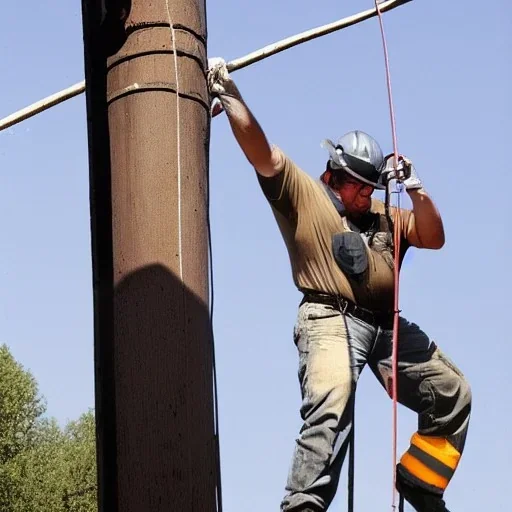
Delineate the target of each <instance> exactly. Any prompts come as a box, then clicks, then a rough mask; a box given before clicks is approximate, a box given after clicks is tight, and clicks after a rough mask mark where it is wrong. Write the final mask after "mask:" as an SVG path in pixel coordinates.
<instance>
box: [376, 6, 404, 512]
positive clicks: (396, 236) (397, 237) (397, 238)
mask: <svg viewBox="0 0 512 512" xmlns="http://www.w3.org/2000/svg"><path fill="white" fill-rule="evenodd" d="M375 9H376V11H377V18H378V20H379V26H380V32H381V36H382V48H383V50H384V64H385V68H386V84H387V90H388V102H389V115H390V120H391V134H392V137H393V155H394V168H395V171H396V170H397V169H398V159H399V153H398V140H397V135H396V119H395V109H394V106H393V93H392V89H391V72H390V66H389V55H388V46H387V41H386V34H385V31H384V21H383V17H382V12H381V8H380V5H379V2H378V0H375ZM398 192H399V193H398V194H397V208H396V213H395V222H394V229H393V242H394V268H395V275H394V304H393V310H394V316H393V350H392V356H391V359H392V386H391V397H392V399H393V427H392V428H393V434H392V435H393V452H392V462H393V489H392V504H391V506H392V509H393V510H396V508H397V506H396V498H397V491H396V465H397V437H398V422H397V416H398V414H397V410H398V405H397V404H398V400H397V390H398V386H397V380H398V328H399V320H400V310H399V285H400V242H401V222H400V189H398ZM388 197H389V196H388Z"/></svg>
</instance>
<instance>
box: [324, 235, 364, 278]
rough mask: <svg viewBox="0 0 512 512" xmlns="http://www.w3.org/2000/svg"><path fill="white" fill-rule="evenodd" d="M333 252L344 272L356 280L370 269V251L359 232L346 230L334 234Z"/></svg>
mask: <svg viewBox="0 0 512 512" xmlns="http://www.w3.org/2000/svg"><path fill="white" fill-rule="evenodd" d="M332 252H333V254H334V259H335V260H336V263H337V264H338V266H339V267H340V269H341V270H342V272H344V273H345V274H347V275H348V276H350V277H352V278H354V279H356V280H361V279H362V278H363V277H364V273H365V272H366V270H367V269H368V253H367V248H366V244H365V242H364V240H363V238H362V237H361V235H360V234H359V233H354V232H353V231H346V232H344V233H336V234H335V235H333V237H332Z"/></svg>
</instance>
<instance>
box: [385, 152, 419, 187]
mask: <svg viewBox="0 0 512 512" xmlns="http://www.w3.org/2000/svg"><path fill="white" fill-rule="evenodd" d="M394 160H395V158H394V155H390V156H389V157H387V159H386V168H385V170H384V173H385V174H386V175H387V179H388V181H390V180H397V181H399V182H401V183H403V185H404V187H405V189H406V190H418V189H420V188H423V183H422V182H421V179H420V177H419V176H418V173H417V172H416V168H415V167H414V165H413V163H412V161H411V160H409V159H408V158H407V157H405V156H402V155H400V157H399V158H398V168H397V169H395V161H394Z"/></svg>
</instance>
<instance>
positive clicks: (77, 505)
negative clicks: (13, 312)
mask: <svg viewBox="0 0 512 512" xmlns="http://www.w3.org/2000/svg"><path fill="white" fill-rule="evenodd" d="M45 410H46V407H45V402H44V399H43V398H42V397H41V396H40V395H39V391H38V386H37V383H36V381H35V379H34V377H33V376H32V375H31V373H30V372H29V371H27V370H25V369H24V368H23V367H22V366H21V365H20V364H19V363H18V362H17V361H16V360H15V359H14V358H13V356H12V355H11V353H10V351H9V349H8V347H6V346H5V345H4V346H2V347H0V510H1V511H2V512H96V511H97V499H96V440H95V421H94V413H93V411H88V412H87V413H85V414H83V415H82V416H81V417H80V418H79V419H78V420H76V421H72V422H70V423H69V424H68V425H66V427H65V428H64V429H61V428H60V426H59V425H58V423H57V421H56V420H54V419H52V418H47V417H44V413H45Z"/></svg>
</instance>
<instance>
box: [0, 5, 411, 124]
mask: <svg viewBox="0 0 512 512" xmlns="http://www.w3.org/2000/svg"><path fill="white" fill-rule="evenodd" d="M411 1H412V0H387V1H385V2H382V3H381V4H380V11H381V12H386V11H390V10H392V9H395V8H396V7H400V6H401V5H403V4H406V3H408V2H411ZM374 16H377V9H376V8H373V9H367V10H366V11H362V12H360V13H358V14H354V15H352V16H348V17H346V18H342V19H340V20H338V21H335V22H333V23H328V24H327V25H322V26H321V27H317V28H313V29H310V30H306V31H305V32H301V33H300V34H297V35H295V36H291V37H288V38H286V39H283V40H281V41H278V42H276V43H272V44H269V45H267V46H265V47H264V48H261V49H259V50H256V51H254V52H252V53H249V54H248V55H245V56H244V57H240V58H238V59H235V60H232V61H231V62H229V63H228V65H227V67H228V70H229V71H236V70H238V69H242V68H244V67H246V66H249V65H251V64H254V63H255V62H258V61H260V60H263V59H266V58H267V57H270V56H272V55H275V54H276V53H279V52H282V51H284V50H287V49H288V48H292V47H293V46H297V45H299V44H302V43H305V42H307V41H311V40H312V39H316V38H317V37H321V36H325V35H327V34H331V33H332V32H336V31H338V30H341V29H343V28H347V27H350V26H352V25H356V24H357V23H361V22H363V21H366V20H367V19H369V18H373V17H374ZM84 91H85V80H82V81H81V82H79V83H77V84H75V85H72V86H71V87H68V88H67V89H64V90H62V91H60V92H57V93H55V94H52V95H51V96H48V97H46V98H43V99H42V100H40V101H38V102H36V103H33V104H32V105H29V106H28V107H25V108H24V109H22V110H19V111H17V112H15V113H14V114H11V115H9V116H7V117H4V118H3V119H0V131H2V130H5V129H7V128H9V127H11V126H14V125H15V124H18V123H20V122H21V121H25V120H26V119H29V118H30V117H32V116H35V115H36V114H39V113H41V112H44V111H45V110H48V109H49V108H51V107H54V106H55V105H58V104H59V103H62V102H64V101H66V100H69V99H71V98H73V97H75V96H78V95H79V94H82V93H83V92H84Z"/></svg>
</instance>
